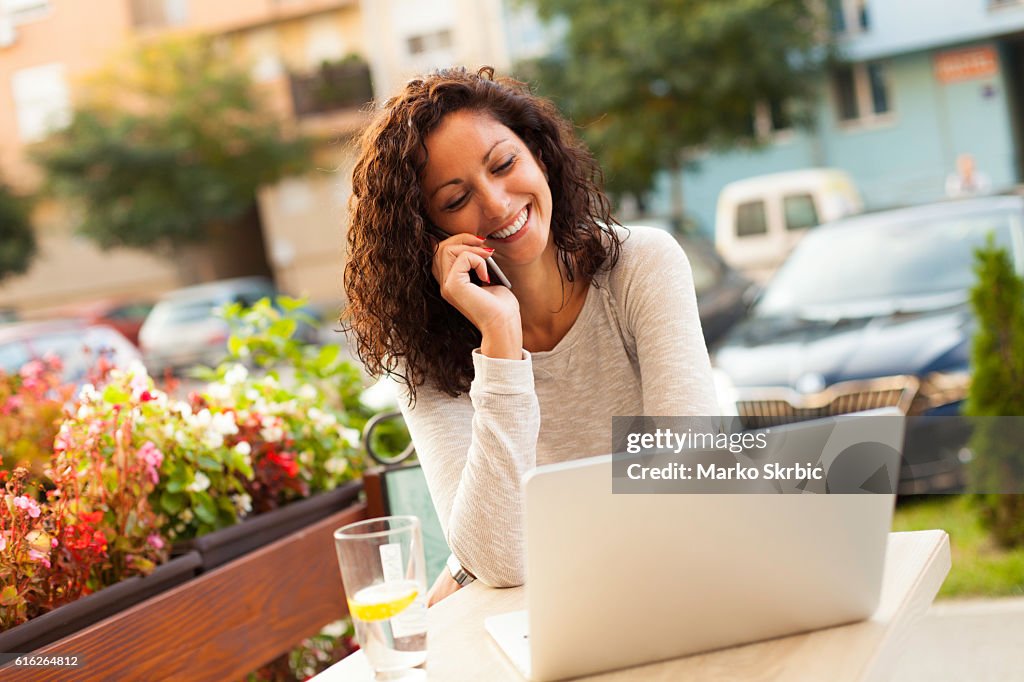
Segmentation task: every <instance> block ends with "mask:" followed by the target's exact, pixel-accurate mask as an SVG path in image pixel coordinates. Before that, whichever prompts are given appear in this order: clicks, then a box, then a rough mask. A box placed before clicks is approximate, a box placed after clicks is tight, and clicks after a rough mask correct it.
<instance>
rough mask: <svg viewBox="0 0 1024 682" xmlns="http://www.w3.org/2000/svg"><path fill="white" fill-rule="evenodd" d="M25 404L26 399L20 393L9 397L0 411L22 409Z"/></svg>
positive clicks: (5, 412)
mask: <svg viewBox="0 0 1024 682" xmlns="http://www.w3.org/2000/svg"><path fill="white" fill-rule="evenodd" d="M24 404H25V400H24V398H22V397H21V396H20V395H12V396H10V397H9V398H7V402H5V403H4V406H3V409H2V410H0V411H2V412H3V414H10V413H11V412H14V411H15V410H20V409H21V407H22V405H24Z"/></svg>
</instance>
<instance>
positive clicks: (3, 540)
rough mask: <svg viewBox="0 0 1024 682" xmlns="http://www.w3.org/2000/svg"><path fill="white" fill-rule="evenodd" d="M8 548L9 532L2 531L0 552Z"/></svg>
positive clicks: (0, 534)
mask: <svg viewBox="0 0 1024 682" xmlns="http://www.w3.org/2000/svg"><path fill="white" fill-rule="evenodd" d="M6 548H7V534H6V533H0V552H2V551H4V549H6Z"/></svg>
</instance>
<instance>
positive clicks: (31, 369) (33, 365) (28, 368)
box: [18, 360, 46, 381]
mask: <svg viewBox="0 0 1024 682" xmlns="http://www.w3.org/2000/svg"><path fill="white" fill-rule="evenodd" d="M45 371H46V365H44V364H43V363H42V362H40V361H39V360H29V361H28V362H26V363H25V364H24V365H22V366H21V370H20V371H19V372H18V374H20V375H21V378H22V379H25V380H26V381H28V380H31V379H39V377H40V376H41V375H42V374H43V372H45Z"/></svg>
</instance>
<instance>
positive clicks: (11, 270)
mask: <svg viewBox="0 0 1024 682" xmlns="http://www.w3.org/2000/svg"><path fill="white" fill-rule="evenodd" d="M35 254H36V236H35V232H33V230H32V223H31V221H30V219H29V209H28V202H27V201H26V200H25V199H24V198H22V197H19V196H17V195H15V194H14V193H13V192H11V190H10V189H9V188H8V187H7V185H5V184H3V183H0V281H3V280H4V279H5V278H7V277H9V276H10V275H16V274H20V273H23V272H25V271H26V270H28V267H29V265H31V263H32V258H33V257H34V256H35Z"/></svg>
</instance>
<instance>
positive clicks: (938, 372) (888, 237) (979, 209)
mask: <svg viewBox="0 0 1024 682" xmlns="http://www.w3.org/2000/svg"><path fill="white" fill-rule="evenodd" d="M1022 225H1024V198H1021V197H987V198H984V199H970V200H963V201H957V202H943V203H937V204H930V205H926V206H918V207H914V208H907V209H899V210H893V211H885V212H879V213H874V214H869V215H863V216H859V217H853V218H848V219H845V220H842V221H839V222H836V223H833V224H830V225H827V226H822V227H820V228H818V229H816V230H814V231H812V232H811V233H809V234H808V235H807V236H806V237H805V238H804V240H803V241H801V242H800V244H799V245H798V246H797V247H796V249H795V250H794V251H793V253H792V255H791V256H790V257H789V258H788V259H787V260H786V262H785V264H784V265H783V266H782V267H781V268H780V270H779V272H778V273H777V274H776V276H775V277H774V279H772V281H771V282H770V283H769V284H768V286H767V288H766V289H765V290H764V292H763V295H762V296H761V297H760V298H759V299H758V301H757V302H756V303H755V305H754V306H753V308H752V310H751V311H750V313H749V315H748V316H747V317H746V318H745V319H744V320H743V321H742V322H740V323H739V324H738V325H737V326H736V327H735V328H734V329H733V331H732V333H730V334H729V335H728V337H727V338H726V339H725V340H724V342H723V344H722V345H721V346H720V348H719V349H718V351H717V353H716V354H715V356H714V363H715V365H716V367H717V368H718V369H720V370H721V371H722V372H723V373H724V374H725V375H727V376H728V378H729V379H730V380H731V384H732V387H733V391H734V396H733V397H734V400H735V406H736V412H737V414H738V415H739V417H740V418H741V419H742V420H743V422H744V424H745V425H746V426H749V427H763V426H769V425H772V424H778V423H784V422H789V421H798V420H802V419H812V418H816V417H825V416H831V415H836V414H844V413H849V412H855V411H860V410H866V409H873V408H880V407H890V406H895V407H898V408H900V409H901V410H902V411H903V413H904V414H906V415H908V416H910V417H915V416H942V415H946V416H955V415H958V414H959V411H960V407H961V405H962V403H963V400H964V399H965V397H966V395H967V390H968V387H969V385H970V373H969V354H970V350H969V349H970V342H971V338H972V336H973V334H974V329H975V322H974V319H973V315H972V314H971V310H970V307H969V304H968V290H969V288H970V287H971V286H972V284H973V282H974V274H973V270H972V266H973V259H974V255H973V251H974V249H975V248H976V247H978V246H980V245H982V244H983V243H984V242H985V239H986V237H987V235H989V234H993V235H994V236H995V239H996V242H997V243H998V244H1000V245H1002V246H1004V247H1006V248H1007V249H1009V250H1010V252H1011V253H1012V255H1013V258H1014V260H1015V263H1016V265H1017V269H1018V271H1024V253H1022V250H1021V245H1022V244H1024V233H1022ZM968 435H969V433H968V430H967V429H966V426H965V424H964V423H963V422H961V421H960V420H957V419H945V420H914V419H911V420H909V421H908V428H907V436H906V442H905V447H904V464H903V471H902V472H901V483H900V492H901V493H920V492H929V491H938V490H943V489H955V488H957V487H958V486H960V485H961V484H962V476H963V471H962V467H961V459H963V458H966V457H967V456H968V454H969V453H968V451H965V450H963V448H964V446H965V441H966V438H967V436H968Z"/></svg>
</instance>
